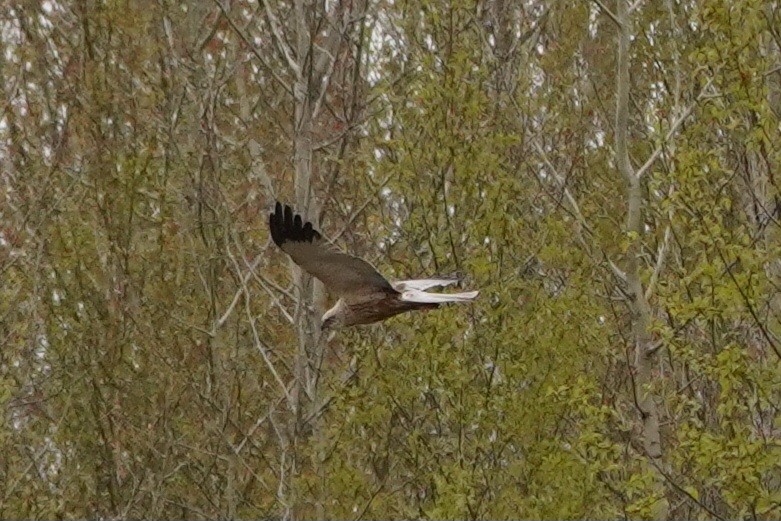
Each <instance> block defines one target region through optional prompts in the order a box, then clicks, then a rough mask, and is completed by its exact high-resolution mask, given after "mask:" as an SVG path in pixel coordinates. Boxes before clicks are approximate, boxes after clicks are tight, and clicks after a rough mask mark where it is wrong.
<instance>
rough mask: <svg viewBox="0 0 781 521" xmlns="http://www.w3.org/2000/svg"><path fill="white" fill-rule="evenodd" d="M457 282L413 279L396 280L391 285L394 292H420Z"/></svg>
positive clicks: (453, 279)
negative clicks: (409, 290) (415, 290)
mask: <svg viewBox="0 0 781 521" xmlns="http://www.w3.org/2000/svg"><path fill="white" fill-rule="evenodd" d="M457 282H458V279H455V278H450V279H414V280H397V281H396V282H393V283H392V284H391V285H392V286H393V289H395V290H396V291H406V290H408V289H419V290H421V291H423V290H427V289H429V288H434V287H437V286H441V287H445V286H450V285H451V284H455V283H457Z"/></svg>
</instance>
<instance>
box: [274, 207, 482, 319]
mask: <svg viewBox="0 0 781 521" xmlns="http://www.w3.org/2000/svg"><path fill="white" fill-rule="evenodd" d="M268 224H269V229H270V231H271V239H272V240H273V241H274V243H275V244H276V245H277V246H279V247H280V248H281V249H282V251H284V252H285V253H287V254H288V255H290V258H291V259H293V262H295V263H296V264H298V265H299V266H300V267H301V269H303V270H304V271H306V272H307V273H309V274H310V275H313V276H315V277H317V278H318V279H319V280H320V281H321V282H322V283H323V284H324V285H325V287H326V289H327V290H328V291H329V292H330V293H331V294H333V295H335V296H337V297H339V300H337V302H336V305H334V307H332V308H331V309H329V310H328V311H326V312H325V314H324V315H323V320H322V328H323V329H332V328H339V327H347V326H353V325H358V324H371V323H372V322H379V321H380V320H385V319H386V318H390V317H392V316H394V315H398V314H399V313H404V312H405V311H413V310H424V309H433V308H436V307H439V305H440V304H444V303H448V302H468V301H471V300H474V299H475V298H477V295H478V294H479V291H468V292H464V293H429V292H426V291H425V290H427V289H429V288H434V287H440V286H448V285H450V284H454V283H456V282H458V281H457V279H450V278H431V279H418V280H402V281H397V282H393V283H391V282H388V281H387V280H386V279H385V277H383V276H382V275H380V274H379V273H378V272H377V270H376V269H374V267H373V266H372V265H371V264H369V263H368V262H366V261H365V260H363V259H359V258H358V257H353V256H352V255H347V254H345V253H340V252H337V251H334V250H333V248H331V247H330V245H329V244H328V243H327V242H326V241H325V240H324V239H323V237H322V235H320V233H319V232H318V231H317V230H315V229H314V228H313V227H312V223H311V222H304V220H303V219H302V218H301V216H300V215H297V214H294V213H293V209H292V208H291V207H290V206H288V205H285V206H284V208H283V206H282V204H280V203H279V202H277V204H276V207H275V208H274V212H273V213H271V214H270V215H269V221H268Z"/></svg>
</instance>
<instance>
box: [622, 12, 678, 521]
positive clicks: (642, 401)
mask: <svg viewBox="0 0 781 521" xmlns="http://www.w3.org/2000/svg"><path fill="white" fill-rule="evenodd" d="M616 19H617V20H616V21H617V25H618V31H619V36H618V57H617V77H616V80H617V84H616V93H617V96H616V144H615V147H616V166H617V168H618V170H619V172H620V174H621V176H622V177H623V178H624V183H625V190H626V203H627V215H626V225H625V226H626V235H627V237H628V240H629V244H628V248H627V252H626V254H627V260H626V270H625V271H626V284H627V290H628V297H629V309H630V314H631V338H632V342H633V347H634V361H633V368H632V372H633V384H634V389H633V392H634V395H635V403H636V405H637V408H638V411H639V413H640V417H641V422H642V440H643V449H644V451H645V455H646V457H648V458H649V459H650V461H651V464H652V465H653V467H654V468H655V469H657V470H658V469H659V468H660V466H661V463H662V461H661V459H662V444H661V436H660V433H659V412H658V410H657V406H656V401H655V400H654V398H655V396H654V392H653V390H652V374H651V370H652V367H653V364H654V361H655V358H656V355H655V349H654V347H653V342H652V337H651V333H650V331H649V326H650V323H651V308H650V305H649V303H648V300H647V299H646V297H645V291H644V290H643V284H642V281H641V279H640V268H641V265H640V262H641V253H642V251H641V247H642V238H643V234H644V229H643V220H642V212H643V203H644V201H643V193H642V190H641V184H640V178H639V177H638V176H637V174H636V173H635V172H634V169H633V168H632V165H631V163H630V162H629V150H628V139H629V137H628V134H629V89H630V77H629V40H630V35H631V31H632V23H631V19H630V16H629V13H628V11H627V5H626V2H625V1H624V0H618V1H617V2H616ZM657 477H658V478H660V480H661V478H662V476H661V474H658V476H657ZM660 489H661V486H660ZM658 503H659V505H658V508H656V511H655V512H654V517H655V518H656V519H665V518H666V517H667V506H666V501H664V500H662V501H659V502H658ZM662 504H663V505H662Z"/></svg>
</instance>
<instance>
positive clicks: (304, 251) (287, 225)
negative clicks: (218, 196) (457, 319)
mask: <svg viewBox="0 0 781 521" xmlns="http://www.w3.org/2000/svg"><path fill="white" fill-rule="evenodd" d="M268 224H269V230H270V231H271V239H272V240H273V241H274V243H275V244H276V245H277V246H279V247H280V248H281V249H282V251H284V252H285V253H287V254H288V255H290V258H291V259H293V262H295V263H296V264H298V265H299V266H301V269H303V270H304V271H306V272H308V273H309V274H311V275H313V276H315V277H317V278H318V279H320V281H321V282H322V283H323V284H325V287H326V288H327V289H328V291H330V292H331V293H334V294H336V295H339V296H340V297H345V298H348V299H349V297H351V296H358V295H366V294H371V293H375V292H380V291H382V292H394V291H395V290H394V289H393V288H392V287H391V285H390V283H389V282H388V281H387V280H385V277H383V276H382V275H380V274H379V273H378V272H377V270H376V269H374V267H373V266H372V265H371V264H369V263H368V262H366V261H365V260H363V259H359V258H358V257H353V256H352V255H347V254H345V253H339V252H336V251H333V250H332V249H331V248H330V247H329V245H328V243H327V242H326V241H324V240H323V237H322V235H320V233H319V232H318V231H317V230H315V229H314V228H313V227H312V223H310V222H307V223H304V221H303V219H301V216H300V215H297V214H296V215H294V214H293V209H292V208H290V206H288V205H285V206H284V208H283V206H282V205H281V204H280V203H277V204H276V206H275V208H274V212H273V213H272V214H270V215H269V222H268Z"/></svg>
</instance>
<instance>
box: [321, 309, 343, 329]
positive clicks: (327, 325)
mask: <svg viewBox="0 0 781 521" xmlns="http://www.w3.org/2000/svg"><path fill="white" fill-rule="evenodd" d="M338 311H339V308H338V307H337V306H334V307H333V308H331V309H329V310H328V311H326V312H325V314H323V318H322V322H321V323H320V331H329V330H332V329H336V328H337V327H339V325H340V324H341V320H340V316H339V315H338Z"/></svg>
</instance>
